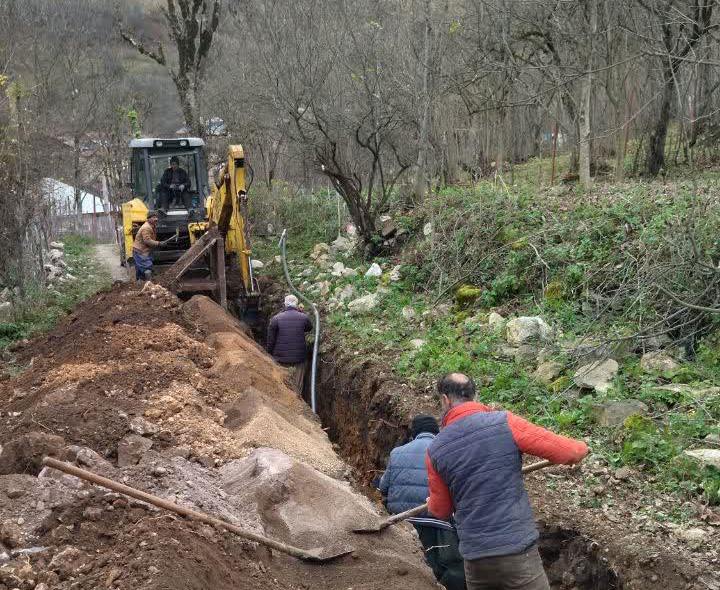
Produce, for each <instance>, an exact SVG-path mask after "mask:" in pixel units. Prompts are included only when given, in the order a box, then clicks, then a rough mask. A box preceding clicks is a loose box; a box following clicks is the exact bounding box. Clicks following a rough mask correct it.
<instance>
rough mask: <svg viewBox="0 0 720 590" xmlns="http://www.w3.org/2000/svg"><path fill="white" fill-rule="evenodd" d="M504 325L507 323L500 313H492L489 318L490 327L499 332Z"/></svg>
mask: <svg viewBox="0 0 720 590" xmlns="http://www.w3.org/2000/svg"><path fill="white" fill-rule="evenodd" d="M504 323H505V318H504V317H502V316H501V315H500V314H499V313H495V312H494V311H491V312H490V315H489V316H488V326H490V327H491V328H495V329H496V330H498V329H500V328H502V326H503V324H504Z"/></svg>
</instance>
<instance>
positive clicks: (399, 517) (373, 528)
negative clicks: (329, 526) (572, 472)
mask: <svg viewBox="0 0 720 590" xmlns="http://www.w3.org/2000/svg"><path fill="white" fill-rule="evenodd" d="M548 465H553V463H551V462H550V461H548V460H547V459H546V460H544V461H538V462H537V463H532V464H531V465H526V466H525V467H523V468H522V472H523V474H525V473H532V472H533V471H537V470H538V469H542V468H543V467H547V466H548ZM427 507H428V505H427V504H422V505H421V506H417V507H416V508H411V509H410V510H406V511H405V512H400V513H399V514H394V515H393V516H391V517H390V518H385V519H383V520H380V521H378V522H376V523H375V524H372V525H369V526H366V527H361V528H357V529H353V532H354V533H379V532H380V531H384V530H385V529H386V528H388V527H389V526H391V525H393V524H395V523H398V522H402V521H403V520H406V519H408V518H410V517H411V516H417V515H418V514H422V513H423V512H425V511H426V510H427Z"/></svg>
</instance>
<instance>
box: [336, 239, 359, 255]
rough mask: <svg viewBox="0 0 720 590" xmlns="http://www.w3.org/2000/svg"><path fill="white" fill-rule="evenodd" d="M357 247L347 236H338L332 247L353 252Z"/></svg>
mask: <svg viewBox="0 0 720 590" xmlns="http://www.w3.org/2000/svg"><path fill="white" fill-rule="evenodd" d="M354 247H355V242H353V241H352V240H349V239H348V238H346V237H345V236H338V237H337V238H335V241H334V242H333V243H332V246H331V249H332V250H334V251H335V252H346V253H347V252H351V251H352V249H353V248H354Z"/></svg>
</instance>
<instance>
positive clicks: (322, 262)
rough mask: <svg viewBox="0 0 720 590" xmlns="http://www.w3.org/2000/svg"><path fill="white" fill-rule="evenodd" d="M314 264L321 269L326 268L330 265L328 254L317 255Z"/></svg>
mask: <svg viewBox="0 0 720 590" xmlns="http://www.w3.org/2000/svg"><path fill="white" fill-rule="evenodd" d="M315 264H317V265H318V267H320V268H321V269H326V268H328V267H329V266H330V256H328V255H327V254H322V255H321V256H318V258H317V260H316V261H315Z"/></svg>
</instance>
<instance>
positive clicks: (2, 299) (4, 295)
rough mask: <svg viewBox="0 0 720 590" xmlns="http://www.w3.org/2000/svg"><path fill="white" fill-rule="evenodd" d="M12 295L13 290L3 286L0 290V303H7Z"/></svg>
mask: <svg viewBox="0 0 720 590" xmlns="http://www.w3.org/2000/svg"><path fill="white" fill-rule="evenodd" d="M12 296H13V292H12V291H11V290H10V287H5V288H4V289H3V290H2V291H1V292H0V303H8V302H9V301H10V300H11V299H12Z"/></svg>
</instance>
